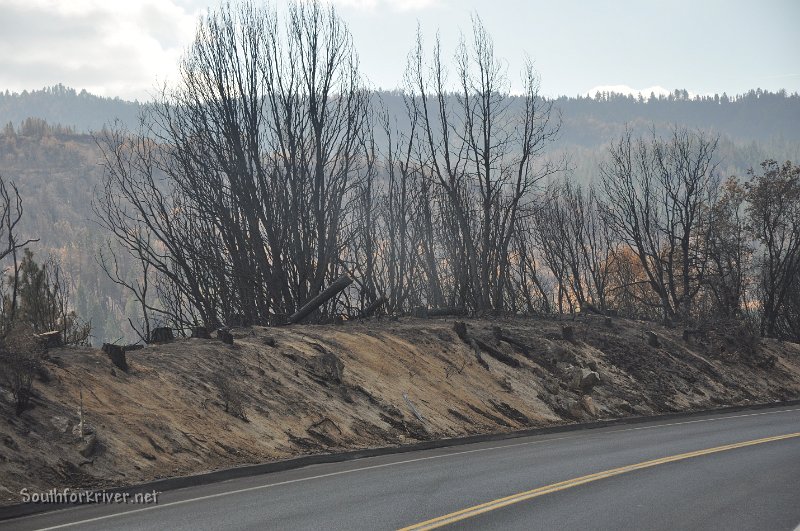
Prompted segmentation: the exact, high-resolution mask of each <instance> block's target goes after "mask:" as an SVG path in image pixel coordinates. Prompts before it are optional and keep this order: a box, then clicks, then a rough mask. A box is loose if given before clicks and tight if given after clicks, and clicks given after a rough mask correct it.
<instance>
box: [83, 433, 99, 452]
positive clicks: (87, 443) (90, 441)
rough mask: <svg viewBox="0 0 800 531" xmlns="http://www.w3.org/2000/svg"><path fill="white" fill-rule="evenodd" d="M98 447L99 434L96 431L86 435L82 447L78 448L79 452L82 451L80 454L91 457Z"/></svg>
mask: <svg viewBox="0 0 800 531" xmlns="http://www.w3.org/2000/svg"><path fill="white" fill-rule="evenodd" d="M96 448H97V435H95V434H94V433H91V434H89V436H88V437H86V438H85V439H84V440H83V443H82V444H81V446H80V448H79V449H78V452H80V454H81V455H82V456H83V457H89V456H91V455H92V454H93V453H94V451H95V449H96Z"/></svg>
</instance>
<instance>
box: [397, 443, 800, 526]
mask: <svg viewBox="0 0 800 531" xmlns="http://www.w3.org/2000/svg"><path fill="white" fill-rule="evenodd" d="M794 437H800V432H797V433H788V434H786V435H776V436H775V437H764V438H763V439H755V440H752V441H744V442H738V443H733V444H726V445H724V446H717V447H714V448H706V449H705V450H697V451H694V452H687V453H685V454H677V455H671V456H668V457H662V458H660V459H653V460H650V461H644V462H641V463H636V464H634V465H628V466H623V467H620V468H612V469H611V470H605V471H603V472H597V473H595V474H589V475H588V476H581V477H578V478H573V479H568V480H566V481H560V482H558V483H553V484H551V485H546V486H544V487H539V488H537V489H533V490H527V491H525V492H520V493H518V494H513V495H511V496H506V497H505V498H498V499H496V500H493V501H490V502H486V503H482V504H480V505H474V506H472V507H467V508H466V509H462V510H460V511H456V512H454V513H450V514H446V515H444V516H440V517H438V518H433V519H431V520H425V521H424V522H420V523H418V524H414V525H411V526H408V527H404V528H402V529H401V530H400V531H422V530H425V529H436V528H438V527H442V526H446V525H449V524H453V523H455V522H459V521H461V520H466V519H467V518H472V517H473V516H478V515H480V514H484V513H488V512H489V511H494V510H496V509H500V508H502V507H506V506H508V505H512V504H515V503H519V502H523V501H526V500H530V499H533V498H537V497H539V496H544V495H545V494H550V493H552V492H558V491H560V490H565V489H569V488H572V487H577V486H578V485H584V484H586V483H591V482H592V481H598V480H600V479H605V478H610V477H613V476H618V475H620V474H625V473H626V472H633V471H634V470H641V469H643V468H650V467H653V466H657V465H663V464H665V463H672V462H674V461H681V460H683V459H690V458H692V457H699V456H701V455H708V454H714V453H717V452H725V451H727V450H735V449H736V448H744V447H746V446H754V445H756V444H763V443H768V442H774V441H782V440H785V439H792V438H794Z"/></svg>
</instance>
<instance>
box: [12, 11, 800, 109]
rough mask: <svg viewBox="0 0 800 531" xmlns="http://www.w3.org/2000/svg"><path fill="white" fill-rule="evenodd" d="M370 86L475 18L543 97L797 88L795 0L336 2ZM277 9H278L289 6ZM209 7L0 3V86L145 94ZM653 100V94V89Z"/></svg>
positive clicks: (798, 15)
mask: <svg viewBox="0 0 800 531" xmlns="http://www.w3.org/2000/svg"><path fill="white" fill-rule="evenodd" d="M333 1H334V2H335V4H336V5H337V8H338V11H339V14H340V15H341V16H342V18H344V20H345V21H346V22H347V23H348V25H349V26H350V29H351V32H352V34H353V38H354V41H355V44H356V47H357V49H358V50H359V53H360V56H361V65H362V71H363V73H364V74H365V75H366V77H367V78H368V79H369V80H370V82H371V83H372V85H373V86H375V87H380V88H395V87H397V86H398V84H399V82H400V80H401V75H402V71H403V66H404V65H405V60H406V55H407V54H408V51H409V50H410V49H411V46H412V44H413V39H414V32H415V30H416V25H417V22H419V23H420V24H421V26H422V31H423V34H424V35H425V36H426V38H427V40H428V41H429V42H430V41H431V40H432V38H433V36H434V35H435V32H436V30H437V29H438V30H439V31H440V32H441V35H442V41H443V44H444V47H445V49H446V50H452V49H453V48H454V46H455V44H456V42H457V38H458V34H459V31H460V30H468V29H469V26H470V15H471V14H472V13H477V14H479V16H480V17H481V18H482V19H483V21H484V24H485V25H486V27H487V29H488V30H489V32H490V34H491V35H492V36H493V38H494V40H495V48H496V51H497V53H498V55H500V56H501V57H503V58H505V59H506V60H507V61H508V67H509V77H510V78H511V80H512V82H516V81H517V80H518V72H519V69H520V66H521V65H522V61H523V58H524V54H525V53H527V54H529V55H530V56H531V57H532V58H533V60H534V62H535V65H536V68H537V70H538V71H539V73H540V74H541V77H542V92H543V93H545V94H547V95H551V96H552V95H560V94H567V95H576V94H579V93H581V94H585V93H593V92H594V91H595V90H597V88H598V87H617V91H623V90H628V89H633V90H645V91H646V93H647V94H649V92H650V90H651V89H652V88H653V87H662V88H664V89H669V90H671V89H675V88H685V89H687V90H688V91H689V92H690V93H693V94H708V93H714V92H717V93H722V92H723V91H725V92H727V93H728V94H736V93H741V92H745V91H747V90H749V89H751V88H757V87H761V88H764V89H769V90H777V89H780V88H785V89H787V90H788V91H789V92H800V53H798V51H799V50H800V31H798V27H800V1H798V0H757V1H756V0H727V1H723V0H719V1H716V0H706V1H704V0H689V1H684V0H669V1H665V0H657V1H647V0H637V1H624V0H616V1H611V0H606V1H603V2H598V1H590V0H587V1H572V2H570V1H566V0H561V1H556V0H546V1H539V0H536V1H524V0H519V1H511V0H508V1H503V0H495V1H479V0H465V1H459V0H394V1H392V0H333ZM285 3H286V0H279V2H278V4H279V5H285ZM213 5H216V3H215V2H209V1H207V0H141V1H137V0H124V1H117V0H0V90H6V89H8V90H11V91H21V90H23V89H29V90H30V89H39V88H42V87H44V86H50V85H54V84H57V83H63V84H64V85H67V86H71V87H74V88H76V89H78V90H80V89H83V88H85V89H86V90H88V91H90V92H93V93H96V94H100V95H104V96H119V97H121V98H127V99H133V98H138V99H140V100H142V99H147V98H148V93H149V91H151V90H152V88H153V87H154V86H155V85H156V83H157V82H158V81H164V80H169V79H170V76H172V75H173V73H174V72H175V65H176V63H177V61H178V59H179V57H180V56H181V54H182V53H183V50H184V48H185V47H186V45H187V44H188V43H189V42H190V41H191V39H192V36H193V32H194V26H195V23H196V21H197V17H198V16H199V15H200V14H201V13H202V12H203V11H204V10H205V9H207V8H208V7H209V6H213ZM656 91H658V90H657V89H656Z"/></svg>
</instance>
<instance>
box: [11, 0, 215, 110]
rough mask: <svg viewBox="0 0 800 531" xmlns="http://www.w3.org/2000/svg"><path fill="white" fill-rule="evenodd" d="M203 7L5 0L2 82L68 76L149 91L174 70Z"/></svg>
mask: <svg viewBox="0 0 800 531" xmlns="http://www.w3.org/2000/svg"><path fill="white" fill-rule="evenodd" d="M200 8H201V6H198V5H197V4H196V3H194V4H193V3H189V2H187V1H185V0H142V1H138V2H127V1H114V0H61V1H59V0H0V13H2V16H0V90H5V89H9V90H22V89H30V88H40V87H43V86H49V85H54V84H57V83H64V84H65V85H69V86H73V87H76V88H78V89H81V88H86V89H87V90H90V91H92V92H95V93H98V94H101V95H115V96H117V95H118V96H121V97H124V98H139V99H144V98H147V94H148V92H149V90H151V89H152V88H153V87H154V86H155V84H156V82H157V81H165V80H167V79H169V78H170V77H171V75H172V74H173V73H174V72H176V70H177V68H176V67H177V62H178V59H179V58H180V56H181V54H182V53H183V49H184V47H185V46H186V44H188V42H190V41H191V38H192V36H193V34H194V28H195V24H196V20H197V15H198V14H199V11H200Z"/></svg>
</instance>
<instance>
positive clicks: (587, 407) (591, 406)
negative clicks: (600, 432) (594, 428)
mask: <svg viewBox="0 0 800 531" xmlns="http://www.w3.org/2000/svg"><path fill="white" fill-rule="evenodd" d="M581 407H583V410H584V411H586V412H587V413H588V414H590V415H591V416H593V417H596V416H597V415H599V414H600V410H599V409H598V408H597V406H596V405H595V403H594V400H592V397H591V396H589V395H583V396H582V397H581Z"/></svg>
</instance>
